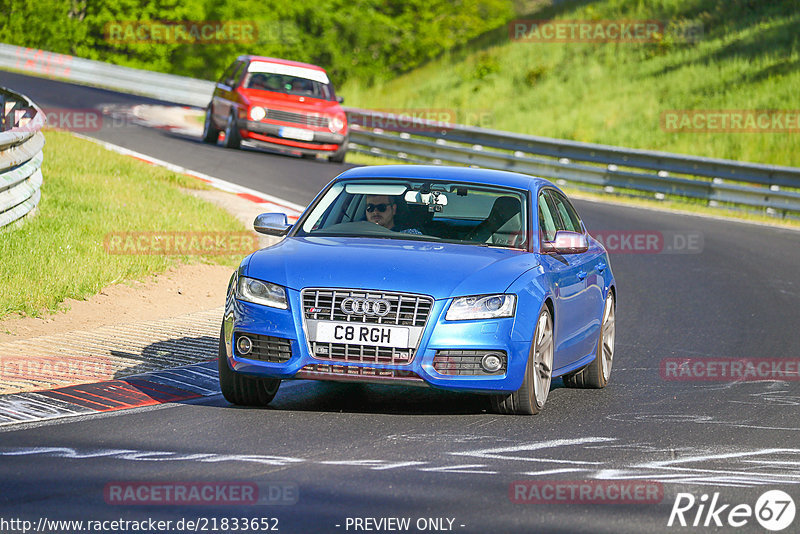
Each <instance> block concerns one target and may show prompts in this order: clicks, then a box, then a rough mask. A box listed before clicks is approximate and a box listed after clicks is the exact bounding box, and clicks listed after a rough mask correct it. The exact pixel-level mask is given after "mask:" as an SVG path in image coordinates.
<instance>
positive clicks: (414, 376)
mask: <svg viewBox="0 0 800 534" xmlns="http://www.w3.org/2000/svg"><path fill="white" fill-rule="evenodd" d="M287 295H288V298H289V309H288V310H279V309H275V308H269V307H266V306H261V305H258V304H251V303H249V302H243V301H239V300H236V299H230V300H229V304H228V307H227V309H226V314H225V329H224V337H225V346H226V349H227V357H228V363H229V366H230V367H231V368H232V369H233V370H234V371H236V372H240V373H245V374H249V375H253V376H261V377H270V378H279V379H293V378H307V379H315V380H334V381H355V382H373V383H389V384H391V383H394V384H402V385H417V386H430V387H434V388H440V389H446V390H452V391H469V392H474V393H497V392H512V391H516V390H517V389H519V388H520V386H521V385H522V379H523V376H524V374H525V368H526V365H527V360H528V352H529V349H530V341H514V340H519V339H526V336H524V335H520V333H519V332H515V328H516V327H517V325H516V321H515V318H513V317H511V318H503V319H490V320H476V321H446V320H445V319H444V315H445V312H446V310H447V307H448V306H449V305H450V301H451V299H443V300H436V301H434V304H433V308H432V309H431V312H430V315H429V317H428V321H427V323H426V325H425V327H424V330H423V332H422V335H421V337H420V340H419V346H418V348H417V350H416V354H415V356H414V358H413V360H412V361H411V362H410V363H405V364H401V365H389V364H378V363H371V362H368V361H365V362H363V363H362V362H358V361H348V362H342V361H330V360H328V359H322V358H315V357H313V356H312V355H311V351H310V347H309V342H308V338H307V335H306V331H305V327H304V321H303V318H302V313H303V311H302V310H303V308H302V304H301V297H300V293H299V292H298V291H294V290H287ZM240 334H256V335H259V336H271V337H273V338H282V339H285V340H287V341H288V343H289V345H290V346H291V356H290V357H288V360H286V361H282V362H274V361H272V362H271V361H263V360H261V359H254V358H253V357H252V355H250V356H251V357H250V358H248V357H246V356H241V355H240V354H238V350H237V349H235V347H234V340H235V339H238V337H237V336H238V335H240ZM529 338H530V336H527V339H529ZM453 350H458V351H473V353H474V351H493V352H499V353H504V354H505V356H506V357H505V362H506V365H505V372H502V373H499V374H459V375H453V374H443V373H442V372H439V371H437V369H436V368H434V359H435V358H436V356H437V353H439V355H440V358H441V352H440V351H453ZM439 361H440V360H439ZM439 365H440V366H439V368H440V369H441V363H439Z"/></svg>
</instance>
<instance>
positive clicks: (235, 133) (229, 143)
mask: <svg viewBox="0 0 800 534" xmlns="http://www.w3.org/2000/svg"><path fill="white" fill-rule="evenodd" d="M240 146H242V136H241V135H240V134H239V128H237V127H236V115H235V114H234V112H233V111H232V112H231V114H230V115H228V121H227V122H226V123H225V148H234V149H235V148H239V147H240Z"/></svg>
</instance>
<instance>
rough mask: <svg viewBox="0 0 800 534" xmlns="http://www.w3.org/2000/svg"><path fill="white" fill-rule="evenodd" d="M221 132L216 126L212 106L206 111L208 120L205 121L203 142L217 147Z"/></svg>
mask: <svg viewBox="0 0 800 534" xmlns="http://www.w3.org/2000/svg"><path fill="white" fill-rule="evenodd" d="M219 132H220V130H219V129H218V128H217V127H216V126H214V119H213V117H212V114H211V105H210V104H209V106H208V108H207V109H206V119H205V121H203V142H204V143H208V144H210V145H216V144H217V141H219Z"/></svg>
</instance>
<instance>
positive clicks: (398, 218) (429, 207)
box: [296, 179, 528, 249]
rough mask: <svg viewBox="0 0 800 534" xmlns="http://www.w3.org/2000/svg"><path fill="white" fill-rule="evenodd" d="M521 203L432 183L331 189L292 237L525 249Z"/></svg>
mask: <svg viewBox="0 0 800 534" xmlns="http://www.w3.org/2000/svg"><path fill="white" fill-rule="evenodd" d="M527 212H528V207H527V198H526V195H525V194H524V193H522V192H520V191H517V190H514V189H506V188H500V187H495V186H486V185H479V184H464V183H453V182H438V181H434V180H431V181H398V180H380V179H373V180H350V181H345V182H339V183H336V184H334V185H333V186H332V187H331V188H330V189H329V190H328V191H327V192H326V193H325V195H324V196H323V197H322V198H321V199H320V200H319V202H317V204H316V205H315V206H314V207H313V208H312V210H311V212H310V213H309V215H308V216H307V217H306V218H305V219H304V220H303V222H302V223H301V226H300V228H298V231H297V234H296V235H298V236H332V235H336V236H354V237H380V238H388V239H414V240H423V241H447V242H455V243H467V244H475V245H483V246H496V247H506V248H516V249H525V248H526V247H527V242H526V236H527V235H528V231H527V230H528V228H527V220H528V217H527V215H526V214H527Z"/></svg>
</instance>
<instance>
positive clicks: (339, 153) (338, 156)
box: [328, 134, 350, 163]
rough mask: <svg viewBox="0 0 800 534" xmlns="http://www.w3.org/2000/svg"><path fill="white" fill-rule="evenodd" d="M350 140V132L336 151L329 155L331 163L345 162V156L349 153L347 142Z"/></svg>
mask: <svg viewBox="0 0 800 534" xmlns="http://www.w3.org/2000/svg"><path fill="white" fill-rule="evenodd" d="M349 142H350V134H348V135H347V136H346V137H345V138H344V141H342V144H341V145H339V148H337V149H336V152H334V153H333V154H331V155H330V156H328V161H329V162H331V163H344V156H345V154H347V143H349Z"/></svg>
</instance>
